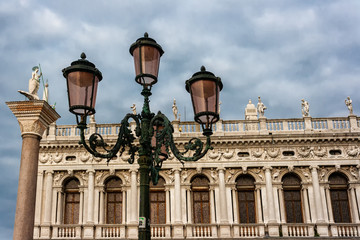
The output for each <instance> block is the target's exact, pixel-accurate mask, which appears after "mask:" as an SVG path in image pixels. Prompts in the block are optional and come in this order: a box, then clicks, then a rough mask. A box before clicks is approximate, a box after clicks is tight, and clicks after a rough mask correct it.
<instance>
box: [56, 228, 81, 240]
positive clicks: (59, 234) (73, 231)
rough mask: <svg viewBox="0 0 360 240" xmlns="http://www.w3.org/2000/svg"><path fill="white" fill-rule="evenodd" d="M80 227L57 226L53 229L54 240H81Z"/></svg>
mask: <svg viewBox="0 0 360 240" xmlns="http://www.w3.org/2000/svg"><path fill="white" fill-rule="evenodd" d="M80 238H81V226H80V225H57V226H54V227H53V231H52V239H80Z"/></svg>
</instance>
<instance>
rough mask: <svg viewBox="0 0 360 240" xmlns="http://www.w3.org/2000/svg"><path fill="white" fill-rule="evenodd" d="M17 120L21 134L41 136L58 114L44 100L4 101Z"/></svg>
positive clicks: (58, 116)
mask: <svg viewBox="0 0 360 240" xmlns="http://www.w3.org/2000/svg"><path fill="white" fill-rule="evenodd" d="M6 105H8V107H9V108H10V110H11V111H12V113H13V114H14V115H15V117H16V119H17V120H18V122H19V126H20V131H21V135H22V136H23V135H24V134H32V135H37V136H39V137H41V136H42V135H43V133H44V131H45V129H47V128H48V127H49V125H50V124H51V123H53V122H55V121H56V120H57V119H58V118H60V115H59V114H58V113H57V112H56V111H55V110H54V109H53V108H52V107H51V106H50V105H49V104H48V103H47V102H46V101H44V100H34V101H15V102H6Z"/></svg>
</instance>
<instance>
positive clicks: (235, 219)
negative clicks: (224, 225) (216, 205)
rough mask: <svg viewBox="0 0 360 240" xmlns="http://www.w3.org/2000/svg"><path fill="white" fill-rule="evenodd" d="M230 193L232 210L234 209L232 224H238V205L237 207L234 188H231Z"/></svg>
mask: <svg viewBox="0 0 360 240" xmlns="http://www.w3.org/2000/svg"><path fill="white" fill-rule="evenodd" d="M231 192H232V202H233V209H234V212H233V214H234V224H238V223H239V205H238V199H237V189H236V187H235V186H232V187H231Z"/></svg>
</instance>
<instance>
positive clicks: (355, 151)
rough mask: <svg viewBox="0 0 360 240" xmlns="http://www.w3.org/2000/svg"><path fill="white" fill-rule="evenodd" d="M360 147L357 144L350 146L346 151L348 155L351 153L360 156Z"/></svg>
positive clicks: (352, 155) (353, 155)
mask: <svg viewBox="0 0 360 240" xmlns="http://www.w3.org/2000/svg"><path fill="white" fill-rule="evenodd" d="M359 152H360V151H359V147H357V146H350V147H348V148H347V149H346V153H347V155H349V156H350V157H357V156H359Z"/></svg>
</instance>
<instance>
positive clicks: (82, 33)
mask: <svg viewBox="0 0 360 240" xmlns="http://www.w3.org/2000/svg"><path fill="white" fill-rule="evenodd" d="M359 12H360V1H357V0H354V1H351V0H348V1H306V0H305V1H304V0H299V1H286V0H283V1H281V0H279V1H265V0H264V1H260V0H249V1H245V0H243V1H240V0H218V1H216V0H214V1H212V0H196V1H194V0H183V1H168V0H148V1H146V0H143V1H140V0H122V1H115V0H107V1H90V0H87V1H85V0H77V1H73V0H71V1H70V0H62V1H40V0H38V1H36V0H12V1H7V0H0V51H1V54H0V62H1V64H0V71H1V77H0V78H1V84H2V87H1V88H0V93H1V94H0V100H1V101H0V111H1V114H0V120H1V121H0V122H1V124H0V128H1V129H0V130H1V138H0V143H1V144H0V153H1V157H0V168H1V169H2V170H4V171H3V172H2V173H1V181H0V239H11V237H12V228H13V222H14V214H15V205H16V192H17V179H18V172H19V160H20V150H21V136H20V130H19V127H18V124H17V121H16V119H15V117H14V116H13V115H12V113H11V112H10V110H9V109H8V107H7V106H6V105H5V102H6V101H17V100H24V97H23V96H21V95H20V94H19V93H17V90H26V91H27V90H28V80H29V78H30V77H31V69H32V67H33V66H35V65H39V64H41V68H42V72H43V76H44V80H46V79H47V80H48V82H49V85H50V104H56V110H57V112H58V113H59V114H60V115H61V119H59V120H58V121H57V124H58V125H61V124H73V123H75V118H74V117H73V116H72V115H71V114H70V113H69V112H68V103H67V94H66V85H65V80H64V78H63V76H62V72H61V70H62V69H63V68H64V67H67V66H68V65H70V63H71V62H72V61H74V60H76V59H78V58H79V57H80V54H81V52H85V53H86V55H87V58H88V60H90V61H92V62H93V63H94V64H96V66H97V67H98V68H99V69H100V71H101V72H102V73H103V77H104V78H103V81H102V82H101V83H100V86H99V92H98V99H97V100H98V102H97V115H96V120H97V122H98V123H115V122H118V121H120V120H121V119H122V117H123V116H124V115H125V114H126V113H127V112H129V111H130V106H131V105H132V104H133V103H135V104H136V105H137V106H138V109H140V108H141V104H142V97H141V95H140V91H141V87H140V85H138V84H137V83H135V81H134V67H133V60H132V57H131V55H130V54H129V47H130V45H131V44H132V43H133V42H134V41H135V40H136V39H137V38H139V37H142V36H143V34H144V32H148V33H149V36H150V37H152V38H154V39H155V40H156V41H157V42H158V43H159V44H160V45H161V46H162V47H163V49H164V51H165V54H164V55H163V57H162V58H161V64H160V73H159V82H158V83H157V84H156V85H155V86H154V87H153V96H152V97H151V108H152V111H153V112H157V111H158V110H161V111H162V112H164V113H166V114H167V115H168V116H169V117H170V119H172V113H171V105H172V100H173V99H174V98H175V99H176V100H177V105H178V108H179V112H180V114H181V119H182V120H192V119H193V113H192V109H191V101H190V97H189V95H188V93H187V92H186V90H185V88H184V82H185V80H187V79H189V78H190V77H191V76H192V74H193V73H195V72H197V71H199V69H200V67H201V66H202V65H204V66H206V68H207V70H209V71H211V72H213V73H214V74H215V75H216V76H219V77H221V78H222V81H223V84H224V89H223V91H222V92H221V101H222V105H221V117H222V118H223V119H224V120H233V119H244V108H245V106H246V104H247V103H248V100H249V99H252V100H253V102H254V103H255V104H256V102H257V97H258V96H261V98H262V100H263V102H264V103H265V105H266V106H267V108H268V109H267V110H266V113H265V116H266V117H268V118H300V117H301V107H300V105H301V99H302V98H304V99H306V100H307V101H308V102H309V103H310V115H311V116H312V117H336V116H347V115H348V111H347V108H346V106H345V104H344V100H345V98H346V97H347V96H351V98H352V100H353V106H354V113H355V114H360V109H359V108H360V95H359V94H358V90H359V80H360V79H359V78H360V28H359V24H360V14H359ZM40 89H42V86H41V87H40ZM39 93H40V95H42V93H41V91H39Z"/></svg>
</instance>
